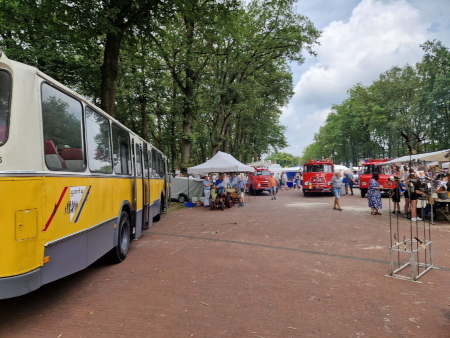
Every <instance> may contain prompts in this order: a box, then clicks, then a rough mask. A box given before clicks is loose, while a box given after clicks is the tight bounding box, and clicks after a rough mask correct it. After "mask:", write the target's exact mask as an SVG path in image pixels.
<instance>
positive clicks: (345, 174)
mask: <svg viewBox="0 0 450 338" xmlns="http://www.w3.org/2000/svg"><path fill="white" fill-rule="evenodd" d="M347 181H348V179H347V173H346V172H344V178H343V179H342V183H343V184H344V187H345V194H342V195H348V183H347Z"/></svg>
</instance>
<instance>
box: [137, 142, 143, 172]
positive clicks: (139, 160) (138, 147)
mask: <svg viewBox="0 0 450 338" xmlns="http://www.w3.org/2000/svg"><path fill="white" fill-rule="evenodd" d="M136 175H137V176H142V171H141V149H140V146H139V144H138V143H136Z"/></svg>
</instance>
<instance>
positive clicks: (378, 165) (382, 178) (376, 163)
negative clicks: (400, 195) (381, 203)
mask: <svg viewBox="0 0 450 338" xmlns="http://www.w3.org/2000/svg"><path fill="white" fill-rule="evenodd" d="M387 161H389V159H378V160H376V159H367V160H365V161H364V162H363V163H362V165H361V168H362V169H361V175H359V190H360V191H361V197H366V194H367V190H368V188H369V186H370V180H371V179H372V175H373V174H374V173H378V175H379V177H378V183H379V184H380V187H381V188H383V189H381V191H380V192H381V193H382V194H383V193H385V194H389V193H390V192H391V191H392V190H391V189H393V188H395V183H394V182H392V181H390V180H389V177H390V176H391V175H392V173H391V172H390V169H389V167H387V165H384V163H385V162H387Z"/></svg>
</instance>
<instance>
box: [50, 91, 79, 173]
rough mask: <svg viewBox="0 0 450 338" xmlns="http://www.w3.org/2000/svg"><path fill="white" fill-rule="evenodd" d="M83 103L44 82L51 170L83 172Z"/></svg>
mask: <svg viewBox="0 0 450 338" xmlns="http://www.w3.org/2000/svg"><path fill="white" fill-rule="evenodd" d="M82 117H83V109H82V106H81V102H80V101H78V100H75V99H74V98H73V97H71V96H69V95H67V94H65V93H63V92H61V91H59V90H58V89H56V88H54V87H52V86H50V85H49V84H47V83H43V84H42V125H43V131H44V151H45V163H46V165H47V167H48V168H49V169H50V170H70V171H84V170H85V159H84V151H83V149H84V147H83V123H82Z"/></svg>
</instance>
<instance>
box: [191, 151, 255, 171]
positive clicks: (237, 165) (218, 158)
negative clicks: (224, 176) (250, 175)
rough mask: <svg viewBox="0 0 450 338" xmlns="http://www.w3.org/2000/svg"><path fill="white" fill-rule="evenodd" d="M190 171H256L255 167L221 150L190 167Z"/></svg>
mask: <svg viewBox="0 0 450 338" xmlns="http://www.w3.org/2000/svg"><path fill="white" fill-rule="evenodd" d="M187 171H188V173H189V174H193V173H211V172H248V171H252V172H253V171H255V169H254V168H253V167H249V166H248V165H245V164H243V163H241V162H239V161H238V160H236V159H235V158H234V157H233V156H231V155H230V154H227V153H223V152H221V151H219V152H217V154H216V155H214V157H212V158H211V159H209V160H208V161H206V162H205V163H202V164H200V165H198V166H195V167H190V168H188V170H187Z"/></svg>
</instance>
